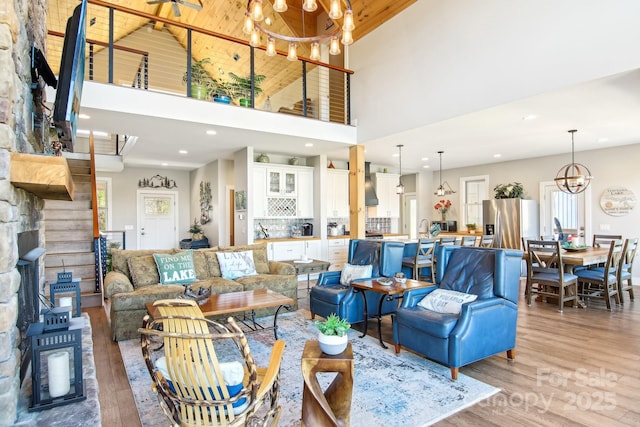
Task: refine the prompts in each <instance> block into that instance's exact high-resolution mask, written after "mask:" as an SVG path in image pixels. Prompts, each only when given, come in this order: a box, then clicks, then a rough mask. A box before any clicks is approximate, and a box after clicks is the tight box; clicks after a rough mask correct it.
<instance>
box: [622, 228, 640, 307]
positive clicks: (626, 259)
mask: <svg viewBox="0 0 640 427" xmlns="http://www.w3.org/2000/svg"><path fill="white" fill-rule="evenodd" d="M637 249H638V238H637V237H634V238H632V239H627V240H626V242H625V250H624V251H623V253H624V255H623V256H622V257H620V259H621V262H620V269H619V271H618V274H619V277H618V286H619V287H620V289H618V291H619V292H620V304H624V291H628V292H629V298H630V299H631V301H633V300H634V295H633V280H632V278H633V260H634V258H635V257H636V250H637ZM625 282H626V283H625Z"/></svg>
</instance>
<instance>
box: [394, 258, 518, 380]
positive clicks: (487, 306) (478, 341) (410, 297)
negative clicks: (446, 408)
mask: <svg viewBox="0 0 640 427" xmlns="http://www.w3.org/2000/svg"><path fill="white" fill-rule="evenodd" d="M436 256H437V257H438V263H437V264H436V283H437V284H438V285H439V286H440V288H441V289H450V290H454V291H458V292H464V293H469V294H475V295H478V298H477V299H476V300H475V301H473V302H470V303H465V304H463V305H462V311H461V312H460V314H459V315H456V314H443V313H436V312H434V311H430V310H427V309H425V308H422V307H420V306H418V305H417V304H418V302H420V300H422V298H423V297H424V296H425V295H426V294H428V293H429V292H432V291H433V290H434V289H433V288H431V289H415V290H410V291H407V292H405V294H404V298H403V301H402V304H401V306H400V307H399V308H398V310H397V312H396V315H395V316H394V319H393V340H394V344H395V350H396V353H399V352H400V348H401V346H402V347H405V348H407V349H410V350H413V351H415V352H418V353H420V354H423V355H425V356H426V357H428V358H429V359H432V360H434V361H436V362H438V363H442V364H443V365H446V366H449V367H450V368H451V377H452V378H453V379H454V380H456V379H457V377H458V369H459V368H460V367H461V366H464V365H467V364H469V363H473V362H476V361H478V360H481V359H484V358H486V357H489V356H493V355H494V354H497V353H500V352H503V351H506V352H507V357H508V358H509V359H514V358H515V347H516V323H517V317H518V295H519V293H520V292H519V289H520V264H521V262H522V251H518V250H511V249H494V248H476V247H459V246H441V247H440V248H439V249H438V252H437V253H436Z"/></svg>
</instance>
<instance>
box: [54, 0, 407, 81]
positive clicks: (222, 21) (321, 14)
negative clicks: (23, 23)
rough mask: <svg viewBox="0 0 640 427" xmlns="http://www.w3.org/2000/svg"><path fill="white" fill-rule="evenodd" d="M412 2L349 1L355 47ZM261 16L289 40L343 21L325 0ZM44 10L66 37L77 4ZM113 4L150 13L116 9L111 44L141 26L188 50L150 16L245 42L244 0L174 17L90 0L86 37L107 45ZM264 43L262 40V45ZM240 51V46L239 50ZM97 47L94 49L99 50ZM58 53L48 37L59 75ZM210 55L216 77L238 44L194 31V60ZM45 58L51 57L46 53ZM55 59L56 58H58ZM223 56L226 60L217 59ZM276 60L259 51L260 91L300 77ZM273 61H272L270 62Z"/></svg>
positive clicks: (136, 5)
mask: <svg viewBox="0 0 640 427" xmlns="http://www.w3.org/2000/svg"><path fill="white" fill-rule="evenodd" d="M184 1H185V2H191V3H197V2H198V0H184ZM415 1H416V0H396V1H388V0H351V4H352V7H353V11H354V20H355V24H356V29H355V31H354V33H353V36H354V39H355V41H356V43H357V41H358V39H360V38H362V37H364V36H365V35H366V34H368V33H370V32H371V31H373V30H375V29H376V28H377V27H379V26H380V25H382V24H384V22H386V21H387V20H389V19H391V18H392V17H393V16H395V15H397V14H398V13H400V12H401V11H402V10H404V9H405V8H407V7H408V6H410V5H411V4H413V3H415ZM263 3H264V10H265V16H268V17H271V19H272V24H271V26H270V29H271V30H273V31H275V32H278V33H281V34H286V35H291V36H304V35H306V36H309V35H315V34H317V32H316V30H315V29H313V28H312V27H315V26H316V25H317V26H318V27H320V28H322V29H324V28H328V27H330V26H331V25H332V24H333V25H336V24H337V25H342V23H341V22H335V23H334V22H331V21H330V20H329V18H328V17H326V14H325V10H328V8H329V0H319V1H318V9H317V10H316V11H315V12H313V13H311V14H309V13H302V9H301V4H302V2H301V1H300V0H289V1H288V5H289V10H288V11H287V12H285V13H283V14H278V13H275V12H273V9H272V6H271V1H270V0H263ZM48 4H49V6H48V12H47V27H48V30H49V31H55V32H59V33H64V31H65V25H66V21H67V19H68V17H70V16H71V15H72V13H73V9H74V8H75V7H76V6H77V5H78V0H49V3H48ZM109 4H111V5H117V6H121V7H125V8H128V9H132V10H135V11H139V12H143V13H145V14H148V15H149V17H137V16H133V15H129V14H125V13H122V12H119V11H116V12H115V20H114V21H115V29H114V43H115V44H118V41H119V40H121V39H123V38H124V37H127V36H128V35H131V34H133V33H134V32H136V31H139V30H141V29H142V28H143V27H145V26H150V27H149V28H153V30H155V31H168V32H169V33H170V34H171V35H172V36H173V38H174V39H175V40H176V41H177V42H178V43H179V44H180V45H181V46H182V48H183V49H185V50H186V47H187V31H185V30H184V29H183V28H179V27H176V26H174V25H171V23H164V22H160V21H157V20H153V19H152V17H153V16H157V17H160V18H164V19H168V20H170V21H171V22H179V23H183V24H187V25H191V26H193V27H196V28H202V29H205V30H207V31H213V32H216V33H219V34H224V35H226V36H231V37H234V38H237V39H240V40H248V36H247V35H245V34H244V33H243V32H242V23H243V18H244V15H245V11H246V7H247V3H246V1H244V0H202V5H203V7H202V10H200V11H198V10H195V9H193V8H191V7H187V6H184V5H181V4H179V5H178V7H179V10H180V15H181V16H179V17H176V16H175V14H174V9H173V7H172V3H171V2H168V3H161V4H156V5H149V4H147V1H146V0H110V1H108V2H107V1H102V0H89V11H88V18H87V19H88V22H87V38H88V39H93V40H100V41H102V42H105V43H106V42H108V40H109V37H108V25H107V23H108V22H109V14H108V9H107V8H106V7H102V6H104V5H109ZM264 42H266V40H263V43H264ZM241 47H242V46H241ZM277 48H278V50H281V51H286V49H287V45H286V43H285V42H281V41H279V42H278V43H277ZM99 49H101V48H100V47H96V51H99ZM61 51H62V39H61V38H59V37H57V38H56V37H49V38H48V39H47V52H52V53H53V56H54V59H53V61H51V60H50V63H51V68H52V69H53V71H54V72H55V73H57V68H58V64H59V59H56V58H55V53H56V52H57V54H58V55H59V52H61ZM212 52H215V53H216V56H217V58H213V59H214V61H212V62H213V63H214V64H215V66H214V65H212V66H211V68H210V70H209V72H210V74H211V75H212V76H213V77H214V78H219V77H220V76H219V75H217V74H218V73H219V72H221V68H220V66H219V64H221V63H224V61H229V58H233V57H234V56H235V54H236V53H237V52H238V45H237V44H233V43H230V42H228V41H224V40H218V39H214V38H212V37H207V36H201V35H199V34H197V33H195V32H194V33H193V43H192V57H193V58H194V59H195V60H199V59H202V58H206V57H212V56H213V54H212ZM298 55H299V56H303V57H308V56H309V49H308V46H301V47H299V48H298ZM48 56H49V53H48ZM58 58H59V56H58ZM220 58H225V59H220ZM279 59H280V61H279V62H277V63H275V62H273V59H272V58H269V57H267V56H265V55H264V54H261V53H258V54H257V55H256V70H259V71H257V72H258V73H259V74H267V73H268V75H269V78H268V79H267V80H265V82H264V84H263V89H264V92H265V93H273V92H275V91H277V89H278V88H280V87H285V86H286V85H288V84H290V83H291V82H292V81H294V80H295V79H296V78H299V74H300V66H299V64H296V63H295V62H289V61H282V58H279ZM234 61H235V63H234V64H232V65H233V66H234V67H235V69H239V70H248V69H249V55H248V54H243V55H240V58H239V59H236V58H234ZM269 61H271V63H270V62H269ZM332 63H333V64H334V65H341V63H342V62H341V61H340V60H338V62H335V61H333V60H332Z"/></svg>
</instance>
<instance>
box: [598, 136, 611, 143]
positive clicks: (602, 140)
mask: <svg viewBox="0 0 640 427" xmlns="http://www.w3.org/2000/svg"><path fill="white" fill-rule="evenodd" d="M607 141H609V138H607V137H604V138H598V142H607Z"/></svg>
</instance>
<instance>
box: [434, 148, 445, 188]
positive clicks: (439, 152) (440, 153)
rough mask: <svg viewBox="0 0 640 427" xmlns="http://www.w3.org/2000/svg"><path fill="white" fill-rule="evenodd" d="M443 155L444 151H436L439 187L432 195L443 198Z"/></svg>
mask: <svg viewBox="0 0 640 427" xmlns="http://www.w3.org/2000/svg"><path fill="white" fill-rule="evenodd" d="M443 153H444V151H438V154H439V155H440V186H439V187H438V189H437V190H436V192H435V193H434V194H435V195H436V196H444V187H443V186H442V154H443Z"/></svg>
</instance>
